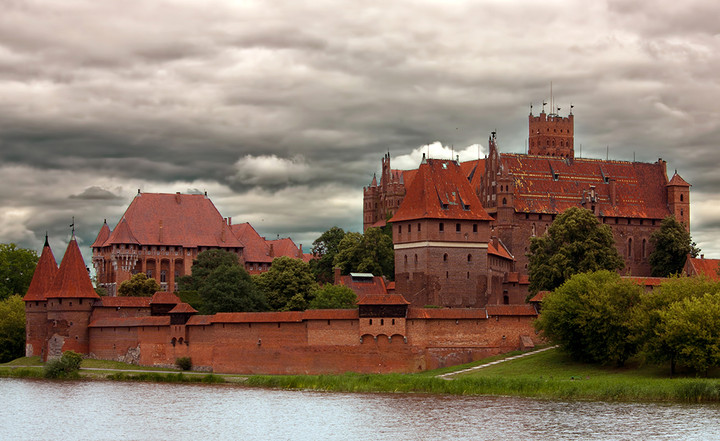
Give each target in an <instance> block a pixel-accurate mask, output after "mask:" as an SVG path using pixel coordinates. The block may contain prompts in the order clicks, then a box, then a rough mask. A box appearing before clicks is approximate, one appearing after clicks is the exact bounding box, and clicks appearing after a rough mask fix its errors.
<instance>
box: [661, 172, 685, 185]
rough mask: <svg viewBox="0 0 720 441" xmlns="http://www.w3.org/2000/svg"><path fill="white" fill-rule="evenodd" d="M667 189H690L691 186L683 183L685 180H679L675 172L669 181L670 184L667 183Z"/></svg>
mask: <svg viewBox="0 0 720 441" xmlns="http://www.w3.org/2000/svg"><path fill="white" fill-rule="evenodd" d="M667 185H668V187H690V186H691V185H690V184H688V183H687V181H685V179H683V178H681V177H680V175H679V174H677V171H676V172H675V174H674V175H673V177H672V179H670V182H668V184H667Z"/></svg>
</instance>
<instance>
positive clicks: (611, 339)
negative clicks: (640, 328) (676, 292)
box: [536, 270, 642, 365]
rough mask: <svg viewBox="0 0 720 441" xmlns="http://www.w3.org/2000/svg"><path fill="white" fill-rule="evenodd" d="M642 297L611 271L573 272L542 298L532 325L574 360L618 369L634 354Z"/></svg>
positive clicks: (639, 289)
mask: <svg viewBox="0 0 720 441" xmlns="http://www.w3.org/2000/svg"><path fill="white" fill-rule="evenodd" d="M641 293H642V288H641V287H640V286H639V285H637V284H635V283H633V282H631V281H624V280H622V279H621V278H620V276H619V275H618V274H617V273H614V272H610V271H606V270H603V271H597V272H594V273H583V274H576V275H574V276H572V277H571V278H570V279H569V280H568V281H567V282H565V283H564V284H563V285H562V286H560V287H559V288H558V289H556V290H555V291H553V292H551V293H550V294H548V295H547V296H546V297H545V299H544V300H543V307H542V312H541V313H540V316H539V318H538V320H537V322H536V327H537V328H538V329H539V330H541V331H542V332H543V333H544V334H545V336H547V338H549V339H550V340H551V341H552V342H554V343H557V344H559V345H560V346H561V347H562V348H563V350H565V351H566V352H567V353H568V354H570V356H571V357H572V358H574V359H576V360H579V361H585V362H596V363H610V362H612V363H615V364H617V365H622V364H623V363H625V361H626V360H627V359H628V358H629V357H630V356H632V355H633V354H634V353H635V352H636V350H637V341H636V340H635V339H634V338H633V335H632V331H633V329H634V328H633V322H632V319H633V317H634V315H633V308H634V307H635V305H637V304H638V303H639V301H640V295H641Z"/></svg>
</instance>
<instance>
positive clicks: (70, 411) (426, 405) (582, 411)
mask: <svg viewBox="0 0 720 441" xmlns="http://www.w3.org/2000/svg"><path fill="white" fill-rule="evenodd" d="M0 396H2V398H3V403H2V405H1V406H0V427H1V428H2V429H1V430H2V432H4V433H3V434H2V436H0V437H1V438H2V439H12V440H78V439H82V440H118V439H122V440H159V439H172V440H177V441H182V440H201V439H217V440H268V439H279V440H285V439H288V440H290V439H292V440H305V439H307V440H317V439H326V440H344V439H353V440H391V439H392V440H393V441H397V440H399V439H402V440H428V439H473V440H496V439H507V440H523V441H525V440H544V439H552V440H575V439H586V440H595V439H597V440H600V439H602V440H608V439H613V440H625V439H628V440H629V439H658V440H662V439H667V440H670V439H672V440H676V439H688V440H692V439H695V440H708V439H720V424H718V418H720V406H717V405H677V404H672V405H671V404H628V403H602V402H558V401H538V400H531V399H520V398H508V397H455V396H434V395H416V394H403V395H400V394H397V395H396V394H339V393H321V392H295V391H271V390H261V389H245V388H239V387H228V386H222V385H221V386H205V385H175V384H170V385H168V384H151V383H147V384H146V383H116V382H46V381H39V380H16V379H0Z"/></svg>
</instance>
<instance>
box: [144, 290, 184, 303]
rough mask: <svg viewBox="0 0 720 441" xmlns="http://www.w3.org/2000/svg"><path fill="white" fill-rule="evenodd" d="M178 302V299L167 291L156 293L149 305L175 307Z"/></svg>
mask: <svg viewBox="0 0 720 441" xmlns="http://www.w3.org/2000/svg"><path fill="white" fill-rule="evenodd" d="M180 302H181V300H180V297H178V296H176V295H175V294H173V293H171V292H167V291H157V292H156V293H155V294H153V296H152V299H151V300H150V304H155V305H177V304H178V303H180Z"/></svg>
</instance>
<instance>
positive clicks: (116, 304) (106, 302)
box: [99, 296, 150, 308]
mask: <svg viewBox="0 0 720 441" xmlns="http://www.w3.org/2000/svg"><path fill="white" fill-rule="evenodd" d="M99 306H104V307H109V308H149V307H150V297H109V296H104V297H100V305H99Z"/></svg>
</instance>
